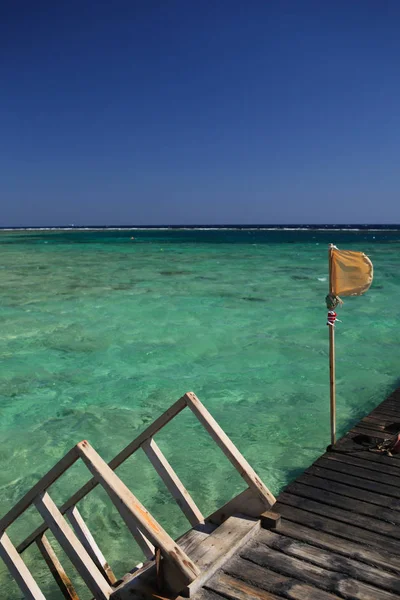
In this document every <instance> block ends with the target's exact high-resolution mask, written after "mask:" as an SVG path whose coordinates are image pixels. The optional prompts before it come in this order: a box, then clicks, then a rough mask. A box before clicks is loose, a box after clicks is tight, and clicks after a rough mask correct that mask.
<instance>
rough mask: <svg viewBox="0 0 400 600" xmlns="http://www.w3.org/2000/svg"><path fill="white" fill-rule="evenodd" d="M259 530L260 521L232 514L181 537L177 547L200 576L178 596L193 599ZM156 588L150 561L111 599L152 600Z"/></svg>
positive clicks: (153, 567) (120, 585)
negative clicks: (221, 521)
mask: <svg viewBox="0 0 400 600" xmlns="http://www.w3.org/2000/svg"><path fill="white" fill-rule="evenodd" d="M259 529H260V521H259V519H255V518H253V517H248V516H246V515H233V516H231V517H229V518H228V519H227V520H226V521H224V523H222V525H220V526H219V527H216V526H215V525H212V524H211V523H206V524H203V525H202V524H200V525H199V526H197V527H196V528H194V529H192V530H190V531H188V532H187V533H186V534H185V535H184V536H182V537H181V538H180V539H179V540H178V543H179V546H180V547H181V548H182V549H183V550H184V551H185V552H186V554H187V555H188V556H189V558H190V559H191V560H192V561H193V562H194V564H195V565H196V566H197V567H198V569H199V571H200V575H199V576H198V577H197V578H196V579H195V581H193V582H192V583H191V584H189V585H188V586H186V587H185V588H184V589H183V590H182V591H181V592H180V593H181V595H182V596H183V597H186V598H190V597H192V596H193V595H194V594H195V593H196V592H197V591H198V590H199V589H200V588H201V587H202V586H203V585H204V584H205V582H206V581H208V579H210V577H212V576H213V575H214V574H215V572H216V571H217V570H218V569H219V568H221V567H222V566H223V565H224V564H225V563H226V561H227V560H229V558H231V557H232V556H233V554H235V552H237V551H238V550H239V548H241V547H242V546H243V545H244V544H246V543H247V542H248V541H249V540H250V539H251V538H252V537H253V536H254V535H255V534H256V533H257V532H258V531H259ZM168 567H170V565H168ZM166 571H167V569H166V570H165V572H166ZM168 571H170V569H169V568H168ZM156 589H157V585H156V567H155V562H154V561H150V562H148V563H146V564H145V565H144V566H143V568H141V569H139V570H136V571H134V572H132V573H131V574H128V575H127V576H125V577H124V579H123V581H122V582H121V583H120V584H119V586H118V588H117V589H116V591H115V592H114V593H113V594H112V596H111V599H110V600H131V598H132V597H133V594H134V595H135V596H136V595H137V597H141V598H152V597H155V595H157V591H156ZM161 596H162V597H173V596H164V594H163V593H161Z"/></svg>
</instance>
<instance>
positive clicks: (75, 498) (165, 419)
mask: <svg viewBox="0 0 400 600" xmlns="http://www.w3.org/2000/svg"><path fill="white" fill-rule="evenodd" d="M185 406H186V397H185V396H182V398H179V400H177V401H176V402H175V404H173V405H172V406H170V407H169V409H168V410H166V411H165V412H164V413H163V414H162V415H160V416H159V417H158V419H156V420H155V421H153V423H151V424H150V425H149V426H148V427H147V429H145V430H144V431H143V432H142V433H141V434H140V435H139V436H138V437H137V438H136V439H134V440H133V442H131V443H130V444H128V446H126V448H124V449H123V450H121V452H119V454H117V456H115V457H114V458H113V459H112V460H111V461H110V462H109V467H110V468H111V469H113V470H115V469H117V468H118V467H119V466H120V465H121V464H122V463H123V462H124V461H125V460H126V459H127V458H129V457H130V456H131V455H132V454H133V453H134V452H136V450H138V449H139V448H140V446H141V445H142V444H143V442H145V441H146V440H147V439H148V438H149V437H152V436H153V435H155V434H156V433H157V431H159V430H160V429H161V428H162V427H164V425H166V424H167V423H169V421H171V419H173V418H174V417H175V416H176V415H178V414H179V413H180V412H181V411H182V410H183V409H184V408H185ZM73 450H74V451H75V448H73ZM97 485H98V481H97V480H96V479H95V478H94V477H92V479H91V480H90V481H88V482H87V483H85V485H83V486H82V487H81V488H80V489H79V490H78V491H77V492H75V493H74V494H73V495H72V496H71V497H70V498H69V499H68V500H67V501H66V502H64V504H63V505H62V506H61V508H60V511H61V514H65V513H66V512H67V510H68V509H69V508H71V507H72V506H75V505H76V504H77V503H78V502H79V501H80V500H82V498H84V497H85V496H86V495H87V494H88V493H89V492H90V491H91V490H93V489H94V488H95V487H96V486H97ZM6 516H7V515H6ZM0 523H1V521H0ZM46 529H47V527H46V525H45V524H44V525H40V526H39V527H38V528H37V529H35V531H33V532H32V533H31V535H29V536H28V537H27V538H26V539H25V540H23V541H22V542H21V544H20V545H19V546H18V548H17V549H18V552H20V553H21V552H23V551H24V550H26V549H27V548H28V547H29V546H30V545H31V544H32V543H33V542H34V541H35V540H36V538H37V537H39V536H40V535H41V534H42V533H44V532H45V531H46Z"/></svg>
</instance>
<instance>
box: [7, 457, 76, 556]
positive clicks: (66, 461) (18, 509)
mask: <svg viewBox="0 0 400 600" xmlns="http://www.w3.org/2000/svg"><path fill="white" fill-rule="evenodd" d="M78 458H79V454H78V452H77V448H76V446H75V447H74V448H71V450H70V451H69V452H68V453H67V454H66V455H65V456H64V457H63V458H62V459H61V460H59V461H58V463H57V464H56V465H54V467H53V468H52V469H50V471H49V472H48V473H46V475H44V477H42V479H40V480H39V481H38V482H37V483H36V484H35V485H34V486H33V488H31V489H30V490H29V492H27V493H26V494H25V496H24V497H23V498H21V500H20V501H19V502H17V504H16V505H15V506H13V507H12V509H11V510H9V511H8V513H7V514H6V515H5V516H4V517H3V518H2V519H0V531H5V529H7V527H9V526H10V525H11V523H14V521H15V520H16V519H18V517H19V516H20V515H22V513H23V512H25V511H26V509H27V508H29V507H30V506H31V504H33V501H34V500H35V498H36V497H37V496H38V495H39V494H41V493H42V492H45V491H46V490H47V488H49V487H50V486H51V485H52V484H53V483H54V482H55V481H56V480H57V479H58V478H59V477H61V475H62V474H63V473H64V472H65V471H66V470H67V469H68V468H69V467H71V466H72V465H73V464H74V462H76V461H77V460H78ZM46 529H47V527H46ZM43 533H44V532H43ZM35 539H36V538H35ZM32 541H34V540H32ZM18 552H19V550H18Z"/></svg>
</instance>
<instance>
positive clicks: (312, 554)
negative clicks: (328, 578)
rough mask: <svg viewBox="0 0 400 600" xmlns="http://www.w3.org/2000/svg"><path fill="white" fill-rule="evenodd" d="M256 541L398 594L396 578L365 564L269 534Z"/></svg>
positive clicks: (268, 532)
mask: <svg viewBox="0 0 400 600" xmlns="http://www.w3.org/2000/svg"><path fill="white" fill-rule="evenodd" d="M257 541H258V542H260V543H262V544H265V545H266V546H268V547H269V548H272V549H273V550H278V551H279V552H282V553H283V554H288V555H289V556H293V557H294V558H297V559H300V560H304V561H306V562H311V563H312V564H314V565H317V566H319V567H323V568H324V569H328V570H329V571H334V572H337V573H340V574H346V575H348V576H350V577H353V578H355V579H359V580H361V581H364V582H365V583H368V584H371V585H375V586H377V587H378V588H382V589H384V590H387V591H389V592H394V593H400V581H399V578H398V575H393V574H392V573H388V572H385V571H383V570H382V569H378V568H376V567H373V566H371V565H366V564H365V563H362V562H360V561H358V560H354V559H353V558H348V557H344V556H343V555H341V554H337V553H334V552H331V551H327V550H322V549H321V548H320V547H315V546H311V545H310V544H304V543H303V542H298V541H294V540H292V539H290V538H287V537H285V536H284V535H281V534H280V533H279V534H276V533H273V532H271V531H268V530H267V531H265V532H262V533H260V535H259V536H258V537H257Z"/></svg>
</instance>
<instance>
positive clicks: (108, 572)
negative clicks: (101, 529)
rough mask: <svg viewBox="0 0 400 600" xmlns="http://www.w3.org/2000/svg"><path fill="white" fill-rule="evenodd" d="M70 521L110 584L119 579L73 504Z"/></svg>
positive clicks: (70, 510) (69, 516) (68, 515)
mask: <svg viewBox="0 0 400 600" xmlns="http://www.w3.org/2000/svg"><path fill="white" fill-rule="evenodd" d="M66 516H67V517H68V520H69V522H70V523H71V525H72V528H73V529H74V531H75V535H76V537H77V538H78V540H79V541H80V542H81V544H82V546H83V547H84V548H85V550H86V552H87V553H88V554H89V556H90V558H91V559H92V561H93V562H94V564H95V565H96V567H97V568H98V569H99V571H100V573H101V574H102V575H103V577H105V579H106V580H107V581H108V583H109V584H110V585H112V584H113V583H115V582H116V581H117V578H116V577H115V575H114V573H113V571H112V569H111V567H110V565H109V564H108V562H107V561H106V559H105V558H104V555H103V553H102V551H101V550H100V548H99V547H98V545H97V543H96V541H95V539H94V537H93V536H92V534H91V533H90V531H89V528H88V526H87V525H86V523H85V521H84V520H83V518H82V515H81V514H80V512H79V510H78V508H77V507H76V506H73V507H72V508H70V509H69V510H68V511H67V512H66Z"/></svg>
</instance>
